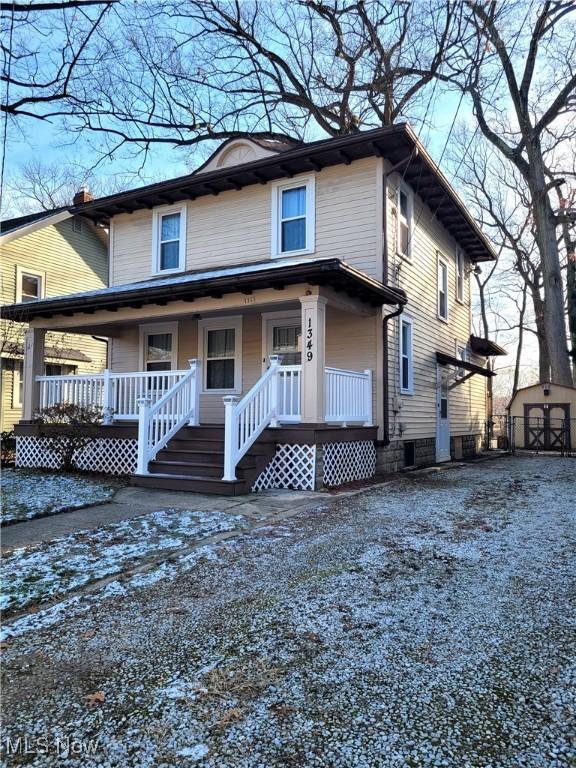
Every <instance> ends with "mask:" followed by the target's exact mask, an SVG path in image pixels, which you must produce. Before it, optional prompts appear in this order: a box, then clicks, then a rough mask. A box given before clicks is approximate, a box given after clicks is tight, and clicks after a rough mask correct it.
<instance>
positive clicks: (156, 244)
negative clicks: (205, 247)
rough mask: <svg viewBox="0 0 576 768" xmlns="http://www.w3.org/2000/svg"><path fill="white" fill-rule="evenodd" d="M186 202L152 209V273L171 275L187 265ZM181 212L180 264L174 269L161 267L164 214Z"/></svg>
mask: <svg viewBox="0 0 576 768" xmlns="http://www.w3.org/2000/svg"><path fill="white" fill-rule="evenodd" d="M186 211H187V206H186V203H180V204H178V205H159V206H157V207H156V208H153V210H152V274H153V275H171V274H174V273H175V272H182V271H183V270H184V269H185V267H186ZM174 213H179V214H180V244H179V249H178V266H177V267H172V269H160V253H161V251H160V233H161V231H162V227H161V219H162V217H163V216H170V215H171V214H174Z"/></svg>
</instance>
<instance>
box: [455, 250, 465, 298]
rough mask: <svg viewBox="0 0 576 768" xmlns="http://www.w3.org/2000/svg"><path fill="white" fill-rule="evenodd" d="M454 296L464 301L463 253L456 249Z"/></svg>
mask: <svg viewBox="0 0 576 768" xmlns="http://www.w3.org/2000/svg"><path fill="white" fill-rule="evenodd" d="M456 298H457V299H458V301H461V302H464V253H463V252H462V251H461V250H460V248H458V250H457V251H456Z"/></svg>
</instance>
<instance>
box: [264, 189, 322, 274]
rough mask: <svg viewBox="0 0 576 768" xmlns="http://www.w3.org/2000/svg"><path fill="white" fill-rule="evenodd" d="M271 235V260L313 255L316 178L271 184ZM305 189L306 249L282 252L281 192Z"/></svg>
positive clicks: (314, 243)
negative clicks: (299, 188)
mask: <svg viewBox="0 0 576 768" xmlns="http://www.w3.org/2000/svg"><path fill="white" fill-rule="evenodd" d="M271 186H272V233H271V246H272V258H274V259H281V258H285V257H288V256H301V255H304V254H307V253H314V252H315V250H316V177H315V176H299V177H298V178H294V179H290V180H289V181H286V180H283V181H275V182H273V183H272V185H271ZM297 187H306V247H305V248H300V249H299V250H297V251H283V250H282V242H281V238H282V233H281V227H280V224H281V222H282V216H281V205H282V192H284V191H285V190H287V189H295V188H297Z"/></svg>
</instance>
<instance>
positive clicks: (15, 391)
mask: <svg viewBox="0 0 576 768" xmlns="http://www.w3.org/2000/svg"><path fill="white" fill-rule="evenodd" d="M23 381H24V361H23V360H14V363H13V368H12V408H22V400H23V398H21V397H20V385H21V383H22V382H23Z"/></svg>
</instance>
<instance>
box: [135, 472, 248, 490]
mask: <svg viewBox="0 0 576 768" xmlns="http://www.w3.org/2000/svg"><path fill="white" fill-rule="evenodd" d="M130 483H131V485H137V486H140V487H143V488H162V489H164V490H167V491H188V492H189V493H207V494H212V493H214V494H219V495H221V496H241V495H243V494H245V493H250V488H251V485H250V483H246V482H245V481H244V480H233V481H228V480H219V479H218V478H216V477H204V476H199V477H195V476H193V475H170V474H160V473H156V472H155V473H154V474H152V475H132V477H131V478H130Z"/></svg>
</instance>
